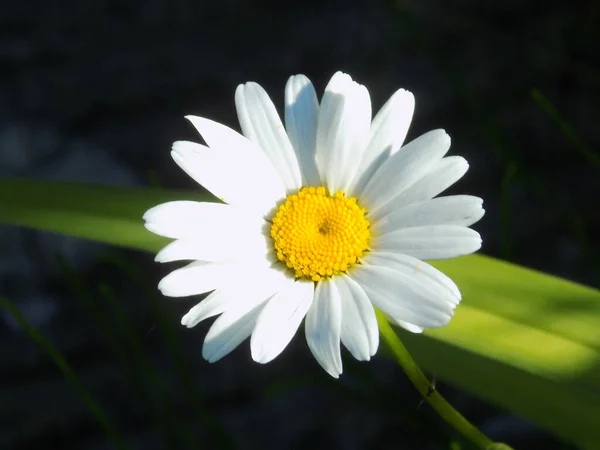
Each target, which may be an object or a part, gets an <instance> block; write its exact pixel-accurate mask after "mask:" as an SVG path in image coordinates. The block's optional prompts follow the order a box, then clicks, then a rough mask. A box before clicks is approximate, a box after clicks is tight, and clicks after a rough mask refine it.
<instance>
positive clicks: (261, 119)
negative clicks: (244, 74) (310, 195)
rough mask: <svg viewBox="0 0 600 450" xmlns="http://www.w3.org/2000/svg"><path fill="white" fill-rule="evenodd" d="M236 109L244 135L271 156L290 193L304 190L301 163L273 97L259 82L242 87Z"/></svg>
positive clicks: (238, 90)
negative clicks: (301, 188) (271, 97)
mask: <svg viewBox="0 0 600 450" xmlns="http://www.w3.org/2000/svg"><path fill="white" fill-rule="evenodd" d="M235 106H236V109H237V113H238V119H239V121H240V125H241V127H242V131H243V132H244V135H245V136H246V137H247V138H248V139H250V140H252V141H254V142H256V143H257V144H258V145H259V146H260V148H261V149H262V150H263V151H264V152H265V153H266V154H267V156H268V157H269V159H270V160H271V163H272V164H273V166H275V168H276V169H277V172H278V173H279V176H280V177H281V180H282V182H283V184H284V186H285V187H286V189H287V191H288V193H289V192H290V191H294V190H298V189H300V187H301V186H302V177H301V174H300V167H299V165H298V160H297V159H296V154H295V153H294V150H293V148H292V144H291V143H290V140H289V138H288V135H287V133H286V131H285V128H283V124H282V123H281V119H280V118H279V114H277V110H276V109H275V105H273V102H272V101H271V99H270V98H269V95H268V94H267V93H266V92H265V90H264V89H263V88H262V87H261V86H260V85H258V84H256V83H252V82H250V83H246V84H240V85H239V86H238V88H237V89H236V91H235Z"/></svg>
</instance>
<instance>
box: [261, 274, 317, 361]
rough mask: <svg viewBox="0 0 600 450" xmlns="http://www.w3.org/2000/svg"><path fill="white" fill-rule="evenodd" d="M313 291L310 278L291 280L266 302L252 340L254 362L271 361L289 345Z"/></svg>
mask: <svg viewBox="0 0 600 450" xmlns="http://www.w3.org/2000/svg"><path fill="white" fill-rule="evenodd" d="M314 290H315V287H314V283H313V282H312V281H310V280H298V281H294V280H291V281H290V282H289V283H288V284H287V286H285V287H284V288H283V289H282V290H281V291H280V292H278V293H277V294H275V295H274V296H273V297H272V298H271V299H270V300H269V301H268V302H267V304H266V305H265V307H264V308H263V310H262V312H261V313H260V316H259V317H258V320H257V321H256V327H255V328H254V331H253V332H252V338H251V339H250V349H251V352H252V359H254V361H256V362H258V363H261V364H265V363H268V362H270V361H272V360H273V359H274V358H276V357H277V356H279V354H280V353H281V352H282V351H283V349H284V348H285V347H287V345H288V344H289V343H290V341H291V340H292V338H293V337H294V335H295V334H296V331H297V330H298V327H299V326H300V323H301V322H302V319H304V316H306V313H307V311H308V309H309V308H310V305H311V304H312V300H313V295H314Z"/></svg>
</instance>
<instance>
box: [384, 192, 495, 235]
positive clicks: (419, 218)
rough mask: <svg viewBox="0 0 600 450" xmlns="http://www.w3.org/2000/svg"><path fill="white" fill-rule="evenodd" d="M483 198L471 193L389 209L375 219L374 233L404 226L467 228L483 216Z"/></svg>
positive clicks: (390, 230)
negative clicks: (454, 226) (390, 210)
mask: <svg viewBox="0 0 600 450" xmlns="http://www.w3.org/2000/svg"><path fill="white" fill-rule="evenodd" d="M482 205H483V200H482V199H480V198H479V197H473V196H471V195H451V196H449V197H437V198H434V199H431V200H425V201H423V202H418V203H411V204H410V205H408V206H405V207H402V208H399V209H398V210H396V211H393V212H390V213H389V214H387V215H386V216H384V217H382V218H380V219H378V220H375V221H373V232H374V233H376V234H385V233H389V232H392V231H396V230H399V229H401V228H411V227H420V226H425V225H462V226H465V227H468V226H470V225H473V224H474V223H475V222H477V221H478V220H479V219H481V218H482V217H483V214H484V212H485V211H484V210H483V207H482Z"/></svg>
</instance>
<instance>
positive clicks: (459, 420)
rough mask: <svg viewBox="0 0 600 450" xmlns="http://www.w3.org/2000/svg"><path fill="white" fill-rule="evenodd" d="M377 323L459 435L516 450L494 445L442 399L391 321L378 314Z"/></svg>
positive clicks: (488, 448) (489, 447)
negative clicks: (393, 327) (395, 330)
mask: <svg viewBox="0 0 600 450" xmlns="http://www.w3.org/2000/svg"><path fill="white" fill-rule="evenodd" d="M375 312H376V314H377V322H378V324H379V332H380V333H381V337H382V338H383V340H384V341H385V343H386V344H387V346H388V347H389V349H390V351H391V352H392V354H393V355H394V357H395V359H396V361H397V362H398V364H400V366H401V367H402V369H403V370H404V372H405V373H406V375H407V376H408V378H409V379H410V381H411V382H412V384H413V385H414V386H415V388H417V391H419V393H420V394H421V395H422V396H423V399H424V400H425V401H426V402H427V403H429V404H430V405H431V407H432V408H433V409H434V410H435V411H436V412H437V413H438V414H439V415H440V416H441V418H442V419H444V420H445V421H446V422H447V423H448V424H449V425H450V426H451V427H452V428H454V429H455V430H456V431H458V432H459V433H460V434H461V435H462V436H464V437H465V438H466V439H468V440H469V441H470V442H471V443H472V444H473V445H474V446H476V447H477V448H480V449H482V450H512V449H511V447H509V446H508V445H506V444H501V443H497V442H493V441H492V440H491V439H490V438H488V437H487V436H486V435H485V434H483V433H482V432H481V431H479V429H478V428H477V427H476V426H474V425H473V424H472V423H471V422H469V421H468V420H467V419H465V417H464V416H463V415H461V414H460V413H459V412H458V411H457V410H456V409H454V408H453V407H452V405H450V403H448V402H447V401H446V399H445V398H444V397H442V395H441V394H440V393H439V392H438V391H436V390H435V387H434V386H433V385H432V384H431V383H430V382H429V380H428V379H427V377H426V376H425V375H424V374H423V372H422V371H421V369H420V368H419V366H418V365H417V363H416V362H415V360H414V359H413V358H412V356H410V353H409V352H408V350H407V349H406V347H405V346H404V344H402V341H400V339H399V338H398V335H397V334H396V333H395V332H394V330H393V329H392V327H391V325H390V324H389V322H388V320H387V317H386V316H385V314H383V313H382V312H381V311H378V310H376V311H375Z"/></svg>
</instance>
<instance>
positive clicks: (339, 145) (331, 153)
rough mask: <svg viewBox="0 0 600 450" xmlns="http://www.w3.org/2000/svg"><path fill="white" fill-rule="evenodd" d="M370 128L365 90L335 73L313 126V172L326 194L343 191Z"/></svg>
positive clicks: (350, 177)
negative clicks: (315, 164) (314, 171)
mask: <svg viewBox="0 0 600 450" xmlns="http://www.w3.org/2000/svg"><path fill="white" fill-rule="evenodd" d="M370 125H371V100H370V98H369V92H368V91H367V89H366V88H365V87H364V86H362V85H360V84H358V83H356V82H354V81H352V78H350V76H348V75H346V74H343V73H341V72H337V73H336V74H335V75H333V77H332V78H331V81H330V82H329V84H328V85H327V87H326V88H325V94H324V95H323V100H322V102H321V108H320V110H319V119H318V125H317V150H316V152H317V154H316V160H317V168H318V170H319V174H320V176H321V180H323V181H324V182H325V184H326V186H327V188H328V190H329V192H330V193H333V192H337V191H338V190H340V189H341V190H343V191H346V190H347V188H348V186H349V185H350V183H351V181H352V179H353V178H354V175H355V174H356V172H357V170H358V166H359V164H360V161H361V159H362V155H363V153H364V151H365V149H366V144H367V139H368V137H369V129H370Z"/></svg>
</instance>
